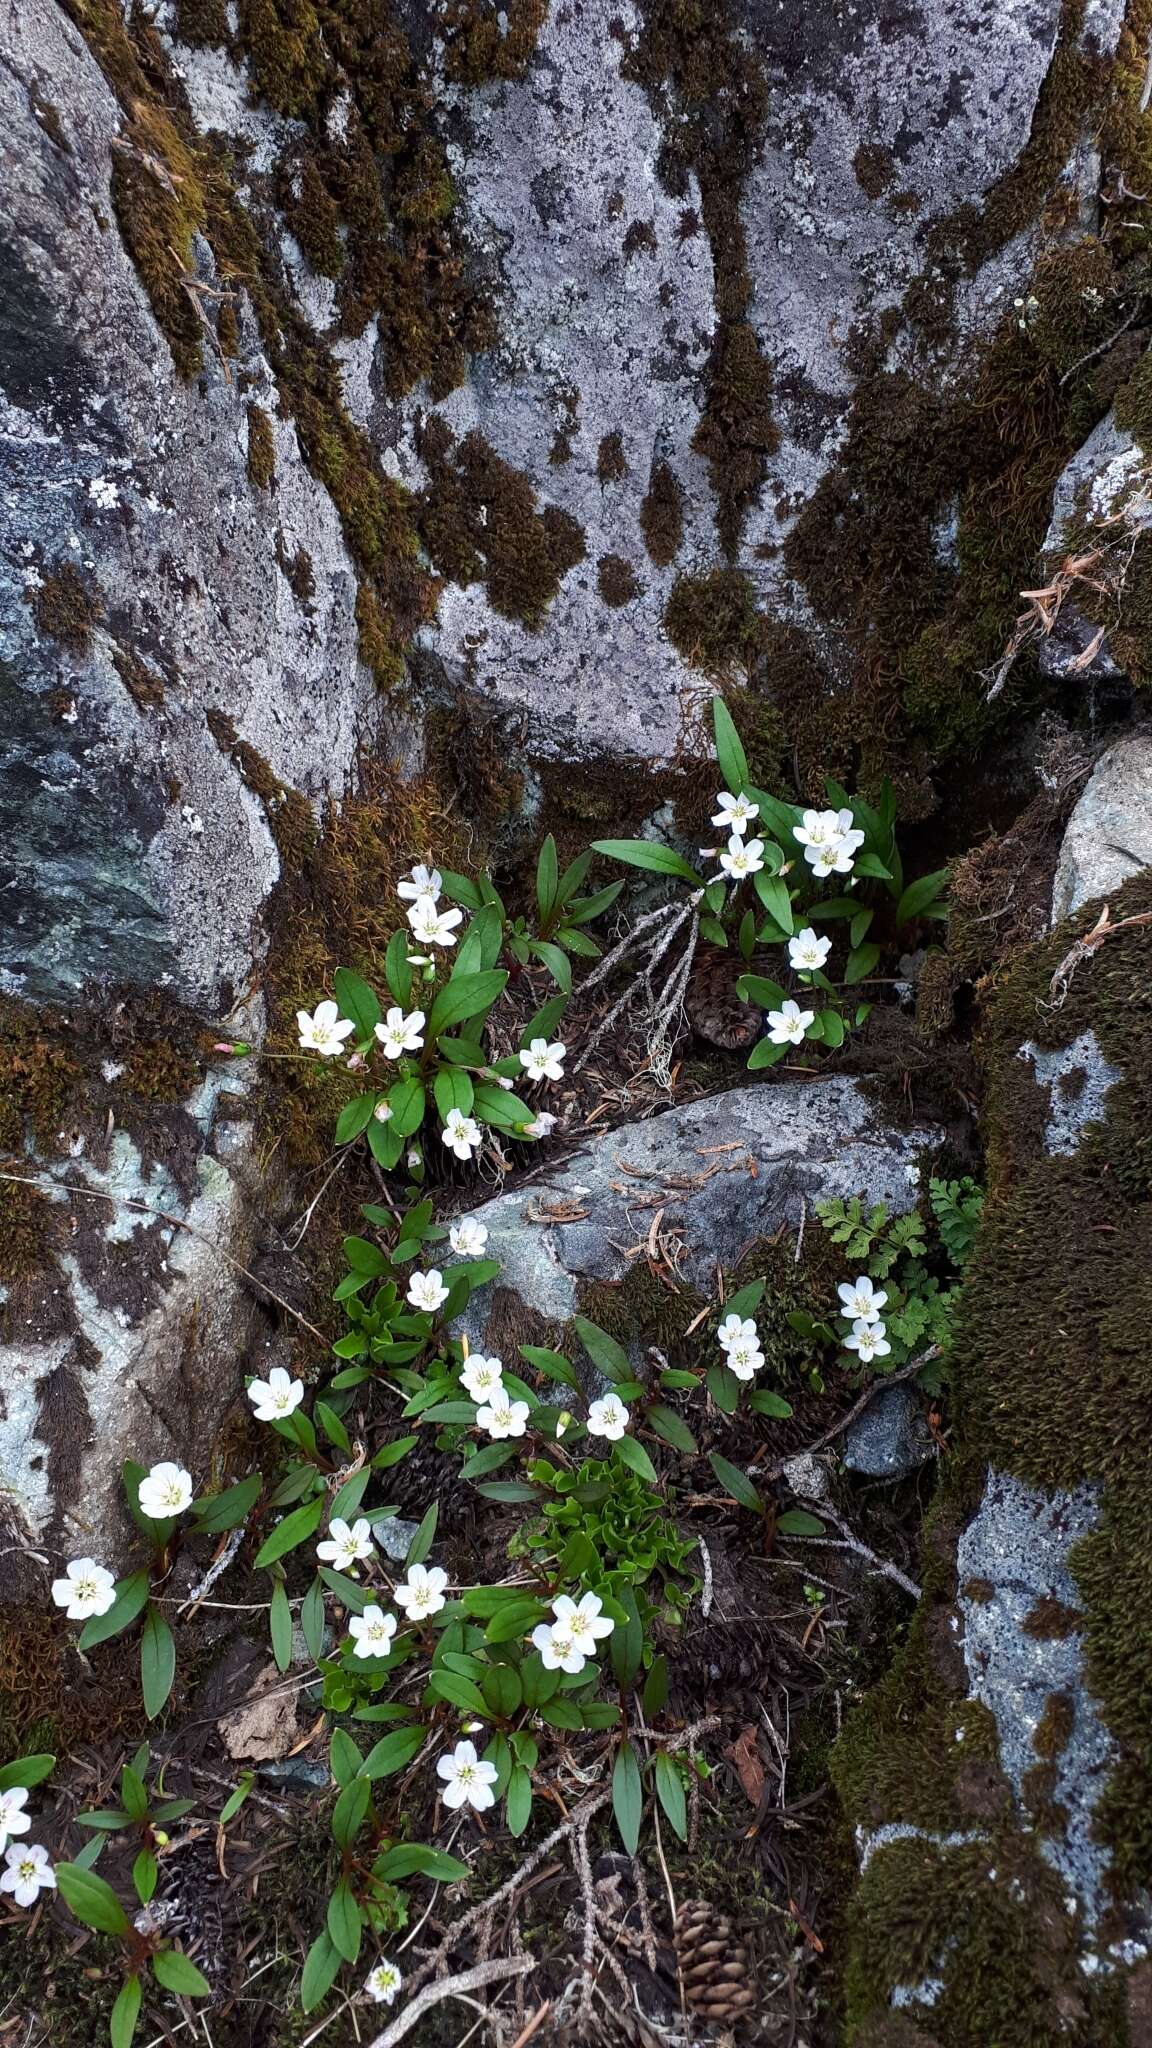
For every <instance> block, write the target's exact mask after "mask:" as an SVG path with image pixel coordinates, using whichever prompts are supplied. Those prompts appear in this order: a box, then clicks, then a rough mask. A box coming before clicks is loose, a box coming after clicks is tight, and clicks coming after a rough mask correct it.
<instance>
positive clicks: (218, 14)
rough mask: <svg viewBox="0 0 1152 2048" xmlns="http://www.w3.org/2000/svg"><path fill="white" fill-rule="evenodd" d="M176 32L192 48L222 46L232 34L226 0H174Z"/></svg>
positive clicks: (229, 39)
mask: <svg viewBox="0 0 1152 2048" xmlns="http://www.w3.org/2000/svg"><path fill="white" fill-rule="evenodd" d="M176 34H177V35H178V37H179V38H180V41H181V42H182V43H188V44H189V45H190V46H191V47H192V48H193V49H202V48H222V47H224V46H225V45H226V44H228V43H229V42H230V41H231V36H232V31H231V29H230V28H229V25H228V0H176Z"/></svg>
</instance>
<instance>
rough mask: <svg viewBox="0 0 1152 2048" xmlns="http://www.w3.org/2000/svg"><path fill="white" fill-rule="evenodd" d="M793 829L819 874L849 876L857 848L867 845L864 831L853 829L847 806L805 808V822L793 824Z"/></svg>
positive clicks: (815, 872) (806, 857)
mask: <svg viewBox="0 0 1152 2048" xmlns="http://www.w3.org/2000/svg"><path fill="white" fill-rule="evenodd" d="M810 821H811V822H810ZM793 832H794V836H795V837H796V838H797V839H798V840H799V841H800V843H801V845H802V846H803V848H804V858H805V860H806V861H807V862H808V865H809V867H810V868H811V869H812V871H813V873H814V874H816V875H820V876H824V875H832V874H836V875H850V874H851V872H852V863H853V859H854V857H855V854H856V850H857V848H858V847H861V846H863V844H864V834H863V832H859V831H856V830H855V829H854V827H853V824H852V813H851V811H850V810H848V809H847V807H845V808H844V809H842V810H839V811H805V813H804V823H803V825H796V826H794V827H793Z"/></svg>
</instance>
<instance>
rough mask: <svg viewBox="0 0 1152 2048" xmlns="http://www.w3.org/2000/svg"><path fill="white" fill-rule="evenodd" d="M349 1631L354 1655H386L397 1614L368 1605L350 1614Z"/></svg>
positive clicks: (393, 1632) (393, 1633) (394, 1630)
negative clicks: (360, 1612) (386, 1612)
mask: <svg viewBox="0 0 1152 2048" xmlns="http://www.w3.org/2000/svg"><path fill="white" fill-rule="evenodd" d="M333 1527H335V1524H333ZM348 1633H349V1635H350V1636H351V1638H352V1640H353V1642H354V1644H355V1646H356V1647H355V1649H354V1650H353V1652H352V1655H353V1656H354V1657H386V1656H387V1655H388V1652H389V1651H390V1649H391V1648H392V1638H393V1636H394V1635H395V1633H396V1616H395V1615H394V1614H385V1612H384V1609H383V1608H382V1607H375V1606H373V1607H366V1608H365V1609H364V1612H363V1614H350V1615H349V1617H348Z"/></svg>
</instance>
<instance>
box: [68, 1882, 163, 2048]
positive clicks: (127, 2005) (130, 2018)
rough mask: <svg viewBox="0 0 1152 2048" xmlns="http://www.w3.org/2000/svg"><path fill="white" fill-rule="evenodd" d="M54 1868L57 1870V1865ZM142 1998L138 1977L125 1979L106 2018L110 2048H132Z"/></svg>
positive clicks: (142, 1993)
mask: <svg viewBox="0 0 1152 2048" xmlns="http://www.w3.org/2000/svg"><path fill="white" fill-rule="evenodd" d="M56 1867H57V1869H59V1867H60V1866H59V1864H57V1866H56ZM143 1997H144V1992H143V1989H142V1987H141V1984H140V1979H139V1977H135V1976H133V1977H126V1978H125V1979H124V1982H123V1984H122V1985H121V1986H120V1989H119V1991H118V1992H117V1994H116V2003H115V2005H114V2006H113V2007H112V2011H111V2013H110V2015H109V2018H108V2039H109V2041H110V2042H111V2044H112V2048H132V2037H133V2035H134V2034H135V2032H136V2022H137V2020H138V2019H139V2017H140V2005H141V2001H142V2000H143Z"/></svg>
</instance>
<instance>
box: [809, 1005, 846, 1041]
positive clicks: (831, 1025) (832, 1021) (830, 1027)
mask: <svg viewBox="0 0 1152 2048" xmlns="http://www.w3.org/2000/svg"><path fill="white" fill-rule="evenodd" d="M816 1021H817V1023H818V1024H819V1025H820V1027H821V1030H822V1032H823V1036H824V1043H825V1045H829V1046H831V1047H832V1049H833V1051H835V1049H836V1047H837V1046H839V1045H843V1043H844V1019H843V1017H842V1016H841V1015H840V1012H839V1010H821V1012H820V1015H819V1017H818V1018H817V1020H816Z"/></svg>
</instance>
